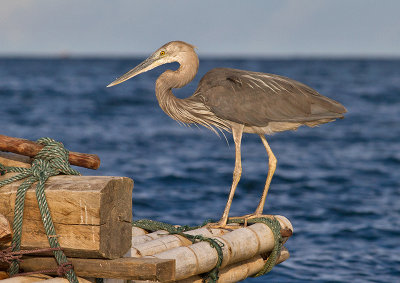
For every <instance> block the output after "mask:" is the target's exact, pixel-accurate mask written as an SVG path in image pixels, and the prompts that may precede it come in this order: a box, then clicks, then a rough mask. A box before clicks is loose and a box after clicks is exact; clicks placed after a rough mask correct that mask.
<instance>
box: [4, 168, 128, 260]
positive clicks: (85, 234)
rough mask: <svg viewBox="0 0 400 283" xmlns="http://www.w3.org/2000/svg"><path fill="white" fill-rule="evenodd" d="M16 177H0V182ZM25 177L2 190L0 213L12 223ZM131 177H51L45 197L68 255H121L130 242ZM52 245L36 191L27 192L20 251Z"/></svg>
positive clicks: (9, 175)
mask: <svg viewBox="0 0 400 283" xmlns="http://www.w3.org/2000/svg"><path fill="white" fill-rule="evenodd" d="M13 175H15V173H8V174H5V175H4V176H0V181H1V180H4V179H6V178H8V177H11V176H13ZM21 183H22V181H18V182H14V183H12V184H9V185H6V186H4V187H2V188H0V214H3V215H4V216H5V217H6V218H7V220H8V221H9V222H10V223H12V222H13V217H14V205H15V195H16V191H17V189H18V186H19V185H20V184H21ZM132 187H133V181H132V180H131V179H129V178H124V177H103V176H66V175H59V176H54V177H51V178H49V180H48V181H47V182H46V185H45V193H46V199H47V202H48V205H49V209H50V213H51V216H52V219H53V222H54V226H55V229H56V233H57V237H58V240H59V242H60V245H61V247H62V248H63V249H64V251H65V253H66V255H67V256H72V257H87V258H118V257H121V256H123V255H124V254H125V253H126V252H127V251H128V250H129V248H130V246H131V241H132V239H131V237H132V226H131V220H132ZM45 247H49V244H48V240H47V237H46V234H45V231H44V228H43V224H42V220H41V216H40V213H39V207H38V203H37V200H36V195H35V185H33V187H32V188H30V189H29V190H28V191H27V193H26V198H25V208H24V221H23V226H22V241H21V249H35V248H45Z"/></svg>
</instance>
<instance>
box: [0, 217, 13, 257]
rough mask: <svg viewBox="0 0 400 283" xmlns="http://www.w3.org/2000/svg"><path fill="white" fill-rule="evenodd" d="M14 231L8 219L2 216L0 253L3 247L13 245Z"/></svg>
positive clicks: (0, 218) (0, 223)
mask: <svg viewBox="0 0 400 283" xmlns="http://www.w3.org/2000/svg"><path fill="white" fill-rule="evenodd" d="M11 239H12V230H11V225H10V222H9V221H8V220H7V218H6V217H5V216H4V215H3V214H0V251H1V247H2V246H7V245H9V244H11Z"/></svg>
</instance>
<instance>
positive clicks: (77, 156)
mask: <svg viewBox="0 0 400 283" xmlns="http://www.w3.org/2000/svg"><path fill="white" fill-rule="evenodd" d="M42 148H43V145H41V144H38V143H36V142H33V141H29V140H25V139H20V138H13V137H8V136H4V135H0V151H8V152H13V153H17V154H21V155H25V156H29V157H34V156H35V155H36V154H37V153H38V152H39V151H40V150H41V149H42ZM69 162H70V163H71V164H72V165H75V166H80V167H85V168H89V169H97V168H99V167H100V158H99V157H98V156H97V155H95V154H88V153H79V152H70V153H69Z"/></svg>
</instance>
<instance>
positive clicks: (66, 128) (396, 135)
mask: <svg viewBox="0 0 400 283" xmlns="http://www.w3.org/2000/svg"><path fill="white" fill-rule="evenodd" d="M139 59H140V58H138V59H134V58H125V59H84V58H82V59H21V58H20V59H11V58H3V59H0V134H3V135H8V136H14V137H23V138H27V139H31V140H35V139H38V138H40V137H52V138H55V139H57V140H59V141H62V142H63V143H64V144H65V145H66V147H67V148H69V149H70V150H71V151H79V152H88V153H96V154H98V155H99V156H100V158H101V160H102V165H101V167H100V169H99V170H97V171H91V170H85V169H83V170H81V172H82V173H83V174H85V175H116V176H128V177H130V178H132V179H133V180H134V181H135V186H134V191H133V216H134V219H141V218H151V219H154V220H159V221H166V222H170V223H174V224H200V223H202V222H203V221H204V220H205V219H209V218H214V219H218V218H219V217H220V216H221V214H222V210H223V208H224V206H225V202H226V199H227V195H228V191H229V188H230V184H231V180H232V170H233V167H234V143H233V141H232V138H231V136H230V135H229V134H227V139H228V142H229V145H228V144H227V142H226V140H225V138H224V137H223V136H221V137H218V136H216V135H215V134H213V133H212V132H210V131H208V130H206V129H204V128H197V127H195V126H193V127H190V128H189V127H185V126H181V125H179V124H178V123H176V122H175V121H174V120H172V119H170V118H169V117H168V116H167V115H166V114H164V112H163V111H162V110H161V109H160V108H159V106H158V103H157V100H156V97H155V94H154V83H155V80H156V78H157V76H158V75H159V74H160V73H161V72H162V71H163V70H165V68H163V67H160V68H159V69H156V70H154V71H152V72H148V73H145V74H142V75H140V76H138V77H136V78H134V79H132V80H129V81H127V82H125V83H124V84H121V85H119V86H116V87H112V88H106V85H107V84H109V83H110V82H111V81H113V80H114V79H115V78H116V77H117V76H119V75H122V74H123V73H125V72H126V71H128V70H129V69H130V68H131V67H134V66H135V65H136V64H137V63H139ZM214 67H233V68H239V69H247V70H253V71H260V72H268V73H276V74H280V75H284V76H288V77H291V78H293V79H296V80H299V81H301V82H303V83H306V84H308V85H310V86H311V87H313V88H315V89H317V90H318V91H319V92H320V93H322V94H324V95H326V96H328V97H330V98H333V99H335V100H338V101H339V102H341V103H342V104H344V105H345V106H346V107H347V109H348V114H347V115H346V118H345V119H343V120H338V121H335V122H332V123H329V124H325V125H322V126H320V127H317V128H306V127H302V128H300V129H299V130H297V131H294V132H285V133H279V134H276V135H274V136H271V137H269V138H268V137H267V139H268V141H269V143H270V146H271V148H272V150H273V151H274V153H275V155H276V157H277V159H278V166H277V170H276V173H275V177H274V179H273V180H272V185H271V189H270V191H269V194H268V198H267V201H266V206H265V213H268V214H281V215H284V216H286V217H287V218H289V220H290V221H291V222H292V224H293V226H294V235H293V236H292V238H290V239H289V241H288V242H287V243H286V246H287V248H288V249H289V251H290V253H291V258H290V259H289V260H287V261H286V262H285V263H283V264H281V265H279V266H276V267H275V268H274V269H273V271H272V272H271V273H269V274H268V275H266V276H264V277H261V278H249V279H247V280H246V282H266V281H268V282H400V60H391V59H386V60H367V59H360V60H358V59H352V60H349V59H346V60H345V59H343V60H336V59H335V60H334V59H326V60H325V59H312V60H306V59H296V60H292V59H287V60H259V59H243V60H213V59H210V58H209V59H201V60H200V70H199V75H198V76H197V77H196V79H195V81H194V82H192V83H191V84H190V85H188V86H187V87H185V88H183V89H181V90H178V91H176V93H177V96H178V97H185V96H188V95H190V94H191V93H192V92H193V91H194V89H195V87H196V86H197V83H198V81H199V79H200V78H201V76H203V75H204V74H205V73H206V72H207V71H208V70H209V69H211V68H214ZM169 68H174V69H176V68H177V65H174V64H172V66H169ZM242 157H243V174H242V180H241V182H240V183H239V186H238V189H237V193H236V195H235V199H234V201H233V205H232V209H231V215H232V216H237V215H243V214H247V213H250V212H253V210H254V209H255V208H256V206H257V203H258V199H259V197H260V195H261V192H262V189H263V186H264V182H265V178H266V174H267V164H268V163H267V157H266V152H265V150H264V147H263V145H262V143H261V142H260V139H259V138H258V136H253V135H249V134H247V135H245V136H244V137H243V143H242Z"/></svg>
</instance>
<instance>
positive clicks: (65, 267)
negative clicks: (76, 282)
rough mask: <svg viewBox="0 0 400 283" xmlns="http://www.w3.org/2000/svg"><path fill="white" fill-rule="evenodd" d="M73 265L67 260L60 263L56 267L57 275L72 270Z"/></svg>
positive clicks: (62, 274)
mask: <svg viewBox="0 0 400 283" xmlns="http://www.w3.org/2000/svg"><path fill="white" fill-rule="evenodd" d="M73 269H74V266H73V265H72V262H70V261H67V262H64V263H61V264H60V265H59V266H58V268H57V275H58V276H60V277H62V276H64V274H65V273H67V272H68V271H70V270H73Z"/></svg>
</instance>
